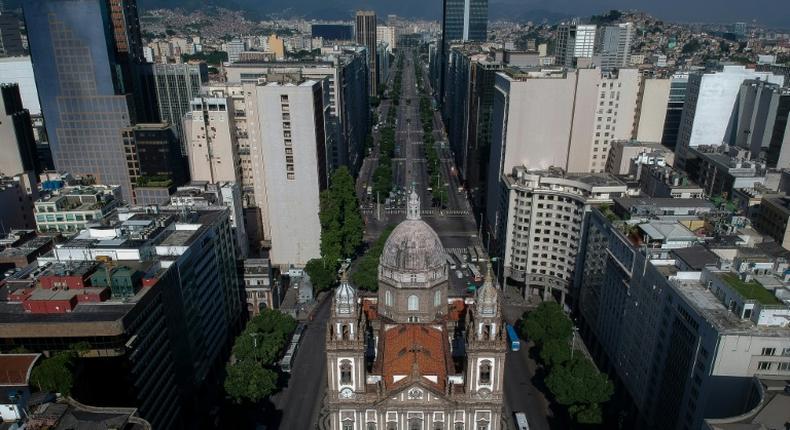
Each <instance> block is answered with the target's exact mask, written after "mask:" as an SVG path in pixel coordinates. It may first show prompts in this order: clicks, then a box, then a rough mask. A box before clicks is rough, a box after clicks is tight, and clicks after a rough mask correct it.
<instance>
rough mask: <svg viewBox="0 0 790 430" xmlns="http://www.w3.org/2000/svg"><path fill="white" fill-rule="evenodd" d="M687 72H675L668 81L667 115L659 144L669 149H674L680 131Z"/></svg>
mask: <svg viewBox="0 0 790 430" xmlns="http://www.w3.org/2000/svg"><path fill="white" fill-rule="evenodd" d="M688 82H689V75H688V73H675V74H674V75H672V78H671V79H670V83H669V101H668V102H667V115H666V119H665V120H664V133H663V135H662V136H661V144H662V145H664V146H666V147H667V148H670V149H673V150H674V149H675V145H677V142H678V131H680V118H681V117H682V116H683V106H684V105H685V103H686V87H687V86H688Z"/></svg>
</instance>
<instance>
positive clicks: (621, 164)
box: [606, 140, 675, 178]
mask: <svg viewBox="0 0 790 430" xmlns="http://www.w3.org/2000/svg"><path fill="white" fill-rule="evenodd" d="M674 158H675V157H674V153H673V152H672V150H671V149H669V148H667V147H666V146H663V145H661V144H660V143H654V142H642V141H638V140H615V141H613V142H612V143H611V149H610V150H609V157H607V160H606V173H611V174H613V175H628V174H633V175H634V176H636V177H637V178H638V177H639V175H638V174H637V172H636V170H639V169H637V167H638V166H639V165H640V164H658V165H670V166H671V165H672V160H674Z"/></svg>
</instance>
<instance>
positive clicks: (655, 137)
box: [615, 78, 672, 142]
mask: <svg viewBox="0 0 790 430" xmlns="http://www.w3.org/2000/svg"><path fill="white" fill-rule="evenodd" d="M671 90H672V81H671V80H670V79H654V78H644V79H642V83H641V88H640V89H639V100H637V108H638V111H637V113H636V118H637V121H638V122H637V124H636V126H635V129H634V132H633V137H634V138H635V139H636V140H638V141H642V142H661V138H662V136H663V135H664V123H665V122H666V117H667V104H668V102H669V97H670V92H671ZM615 101H616V100H615Z"/></svg>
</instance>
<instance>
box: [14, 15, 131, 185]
mask: <svg viewBox="0 0 790 430" xmlns="http://www.w3.org/2000/svg"><path fill="white" fill-rule="evenodd" d="M111 3H112V2H110V1H108V0H28V1H26V2H25V3H24V14H25V22H26V24H27V32H28V40H29V45H30V52H31V56H32V59H33V73H34V75H35V78H36V86H37V87H38V93H39V99H40V101H41V111H42V113H43V115H44V119H45V121H46V128H47V135H48V136H49V144H50V148H51V150H52V158H53V161H54V163H55V167H56V168H57V169H58V170H63V171H68V172H70V173H72V174H82V175H86V174H90V175H94V176H95V177H96V179H97V181H98V182H100V183H103V184H108V185H109V184H111V185H120V186H121V188H122V190H123V197H124V199H126V200H131V182H130V178H129V173H128V169H127V160H126V155H125V153H124V146H123V137H122V130H123V129H124V128H126V127H129V126H130V125H132V124H134V122H135V120H136V118H135V116H134V112H135V109H134V102H133V97H132V96H131V94H132V93H133V91H131V89H130V88H129V86H130V82H132V81H133V79H131V78H130V77H129V76H128V74H130V73H132V72H131V70H132V67H129V62H130V61H133V60H130V58H134V57H135V55H133V54H132V55H129V53H130V50H129V47H130V46H133V45H134V42H130V41H131V40H132V39H133V38H134V36H127V39H126V41H125V42H123V43H118V40H116V35H119V34H120V33H121V30H119V28H121V27H122V26H123V25H125V24H124V23H125V22H127V20H126V18H123V19H119V18H118V12H117V11H116V12H115V13H113V12H112V4H111ZM138 31H139V29H138ZM124 74H126V75H127V76H125V75H124Z"/></svg>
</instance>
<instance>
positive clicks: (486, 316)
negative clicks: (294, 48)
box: [325, 192, 507, 430]
mask: <svg viewBox="0 0 790 430" xmlns="http://www.w3.org/2000/svg"><path fill="white" fill-rule="evenodd" d="M446 255H447V254H446V253H445V250H444V248H443V246H442V243H441V241H440V240H439V236H438V235H437V234H436V232H435V231H434V230H433V229H432V228H431V227H430V226H429V225H428V224H427V223H425V222H424V221H422V220H421V219H420V203H419V197H417V194H416V193H414V192H412V194H411V196H410V199H409V204H408V209H407V217H406V220H405V221H403V222H401V223H400V224H399V225H398V226H397V227H396V228H395V230H393V232H392V234H391V235H390V237H389V238H388V239H387V242H386V244H385V245H384V251H383V253H382V256H381V261H380V266H379V290H378V294H377V295H376V296H371V295H362V294H359V293H358V292H357V291H355V290H354V288H353V287H352V286H351V285H349V284H348V282H347V281H345V280H344V281H343V282H342V283H341V285H340V287H338V289H337V290H336V292H335V296H334V299H333V301H332V310H331V316H330V320H329V324H328V327H327V334H326V360H327V369H328V371H327V388H328V389H327V396H326V406H327V408H326V409H327V415H328V417H326V421H325V422H328V423H329V428H331V429H333V430H347V429H354V430H362V429H365V430H390V429H409V430H411V429H421V430H422V429H454V430H498V429H502V428H503V427H502V424H503V421H502V413H503V396H504V394H503V393H504V391H503V386H504V383H505V381H504V368H505V353H506V351H507V342H506V334H505V330H504V323H503V320H502V310H501V304H500V298H499V292H498V291H497V289H496V288H495V287H494V285H493V282H492V279H491V276H490V271H489V274H488V276H487V277H486V282H485V283H484V285H483V287H482V288H480V289H479V290H478V291H477V293H476V295H475V296H474V297H473V298H472V297H467V298H464V297H463V296H459V295H456V294H452V293H450V292H449V291H448V267H447V260H446ZM461 328H464V330H463V331H462V330H460V329H461ZM462 332H463V333H465V334H460V333H462ZM459 345H463V346H459ZM454 348H462V350H463V352H464V353H463V354H457V353H456V354H454V351H453V350H454ZM366 351H374V355H373V356H372V357H371V356H369V355H367V354H366ZM455 352H457V351H455Z"/></svg>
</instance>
